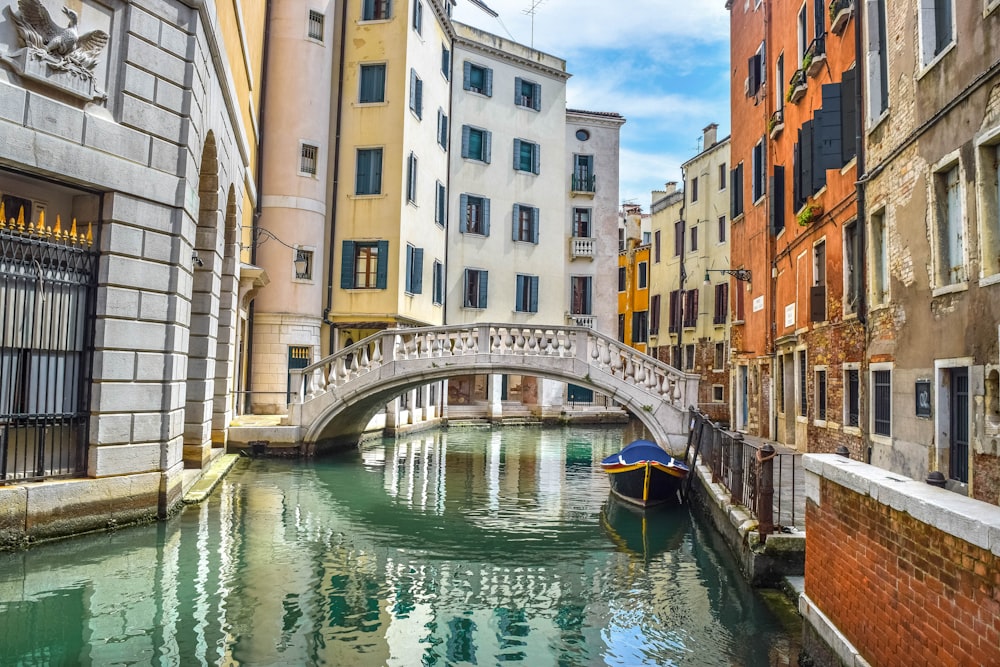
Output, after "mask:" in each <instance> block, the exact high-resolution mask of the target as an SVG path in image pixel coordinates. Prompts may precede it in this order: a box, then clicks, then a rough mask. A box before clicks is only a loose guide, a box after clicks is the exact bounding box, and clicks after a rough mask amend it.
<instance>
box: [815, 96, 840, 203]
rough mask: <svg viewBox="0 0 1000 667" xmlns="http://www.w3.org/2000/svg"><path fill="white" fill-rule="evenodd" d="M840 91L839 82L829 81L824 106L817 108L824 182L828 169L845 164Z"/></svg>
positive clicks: (818, 145) (817, 139)
mask: <svg viewBox="0 0 1000 667" xmlns="http://www.w3.org/2000/svg"><path fill="white" fill-rule="evenodd" d="M840 93H841V91H840V84H839V83H828V84H826V85H824V86H823V106H822V108H820V109H818V110H817V112H816V120H815V123H814V127H815V131H816V148H817V149H818V152H819V161H820V168H821V170H822V171H823V179H824V182H825V180H826V170H827V169H840V167H841V166H843V162H842V158H843V147H842V137H841V136H840V132H841V121H842V118H841V116H842V114H843V111H842V108H843V101H842V99H841V95H840ZM817 189H819V188H817Z"/></svg>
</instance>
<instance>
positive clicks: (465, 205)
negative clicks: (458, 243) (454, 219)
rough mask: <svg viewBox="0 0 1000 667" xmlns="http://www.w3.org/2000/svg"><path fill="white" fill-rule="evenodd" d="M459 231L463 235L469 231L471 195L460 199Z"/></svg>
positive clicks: (462, 196)
mask: <svg viewBox="0 0 1000 667" xmlns="http://www.w3.org/2000/svg"><path fill="white" fill-rule="evenodd" d="M458 207H459V211H458V231H459V232H460V233H462V234H464V233H466V232H467V231H469V195H461V196H460V197H459V198H458Z"/></svg>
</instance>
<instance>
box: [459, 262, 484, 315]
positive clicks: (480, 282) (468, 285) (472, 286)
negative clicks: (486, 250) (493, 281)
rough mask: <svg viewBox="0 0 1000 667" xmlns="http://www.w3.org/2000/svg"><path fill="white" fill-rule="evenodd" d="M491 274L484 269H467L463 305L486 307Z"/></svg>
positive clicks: (467, 306)
mask: <svg viewBox="0 0 1000 667" xmlns="http://www.w3.org/2000/svg"><path fill="white" fill-rule="evenodd" d="M488 279H489V274H488V273H487V272H486V271H483V270H482V269H466V270H465V280H464V281H463V283H464V285H465V296H464V300H463V305H464V306H465V307H466V308H486V305H487V299H486V296H487V291H488Z"/></svg>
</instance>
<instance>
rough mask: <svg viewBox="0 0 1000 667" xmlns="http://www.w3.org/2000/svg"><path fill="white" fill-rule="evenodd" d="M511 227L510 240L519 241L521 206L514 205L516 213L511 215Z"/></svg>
mask: <svg viewBox="0 0 1000 667" xmlns="http://www.w3.org/2000/svg"><path fill="white" fill-rule="evenodd" d="M510 219H511V223H512V224H511V226H510V238H511V240H513V241H517V240H518V238H517V237H518V234H519V233H520V231H521V205H520V204H514V212H513V213H511V216H510Z"/></svg>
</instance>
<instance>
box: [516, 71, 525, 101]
mask: <svg viewBox="0 0 1000 667" xmlns="http://www.w3.org/2000/svg"><path fill="white" fill-rule="evenodd" d="M523 87H524V79H522V78H521V77H519V76H515V77H514V106H522V105H521V97H522V96H521V88H523Z"/></svg>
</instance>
